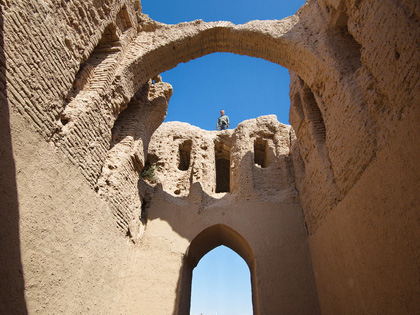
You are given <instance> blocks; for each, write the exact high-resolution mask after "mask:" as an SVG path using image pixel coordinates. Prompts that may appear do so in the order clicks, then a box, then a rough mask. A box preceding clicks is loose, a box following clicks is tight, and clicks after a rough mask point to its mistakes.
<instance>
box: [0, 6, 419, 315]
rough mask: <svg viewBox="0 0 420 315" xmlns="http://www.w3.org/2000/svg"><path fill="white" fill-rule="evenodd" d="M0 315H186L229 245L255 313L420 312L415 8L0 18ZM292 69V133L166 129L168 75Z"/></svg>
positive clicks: (33, 9) (87, 9)
mask: <svg viewBox="0 0 420 315" xmlns="http://www.w3.org/2000/svg"><path fill="white" fill-rule="evenodd" d="M0 9H1V11H0V17H1V19H0V27H1V38H0V41H1V44H2V45H1V50H0V66H1V75H0V87H1V89H0V98H1V104H2V106H1V115H0V119H1V124H0V126H1V128H2V129H1V131H2V132H1V133H0V134H1V150H0V152H1V155H0V156H1V158H0V174H1V176H0V178H1V180H0V191H1V203H0V205H1V212H0V213H1V214H0V215H1V217H0V242H1V248H2V254H1V261H0V265H1V266H2V268H1V269H0V279H1V280H0V285H1V292H2V294H1V298H0V314H28V313H29V314H35V313H38V314H78V313H80V314H145V315H146V314H147V315H153V314H156V315H157V314H159V315H160V314H180V315H182V314H189V311H190V310H189V309H190V296H191V275H192V270H193V268H194V267H195V265H196V264H197V262H198V261H199V260H200V259H201V257H203V256H204V255H205V254H206V253H207V252H208V251H210V250H211V249H213V248H214V247H216V246H219V245H225V246H228V247H229V248H231V249H233V250H234V251H235V252H237V253H238V254H239V255H240V256H241V257H242V258H243V259H244V260H245V261H246V263H247V265H248V266H249V268H250V271H251V282H252V300H253V309H254V314H256V315H258V314H261V315H263V314H267V315H272V314H308V315H309V314H310V315H314V314H416V313H417V312H418V310H419V309H420V298H419V297H420V280H419V279H420V268H419V262H420V211H419V210H420V194H419V191H420V165H419V163H418V159H419V156H420V142H419V138H420V124H419V121H420V107H419V106H418V104H420V77H419V73H420V50H419V38H420V4H419V3H418V1H415V0H404V1H394V0H308V1H307V2H306V4H305V5H304V6H303V7H302V8H301V9H300V10H299V11H298V12H297V13H296V14H295V15H293V16H290V17H287V18H285V19H282V20H270V21H268V20H267V21H257V20H256V21H250V22H248V23H245V24H242V25H234V24H233V23H231V22H226V21H219V22H203V21H201V20H197V21H192V22H185V23H179V24H175V25H167V24H163V23H160V22H158V21H153V20H152V19H150V18H149V17H148V16H147V14H146V13H147V12H142V7H141V3H140V1H138V0H101V1H97V0H83V1H82V0H69V1H52V0H45V1H37V0H29V1H8V0H6V1H1V3H0ZM214 52H231V53H235V54H240V55H247V56H251V57H258V58H262V59H265V60H267V61H270V62H273V63H276V64H279V65H281V66H283V67H286V68H288V69H289V71H290V77H291V84H290V101H291V108H290V123H291V126H288V125H284V124H281V123H279V122H278V121H277V119H276V118H275V117H274V116H262V117H259V118H256V119H250V120H247V121H244V122H242V123H240V124H239V125H238V126H237V127H236V128H235V129H230V130H226V131H221V132H216V131H205V130H202V129H200V128H198V127H194V126H191V125H189V124H186V123H179V122H173V123H165V124H162V121H163V119H164V117H165V114H166V111H167V107H168V104H169V101H170V98H171V95H172V93H173V91H172V87H171V85H170V84H169V83H166V82H163V81H162V78H161V77H160V75H159V74H160V73H162V72H164V71H166V70H168V69H171V68H173V67H175V66H176V65H177V64H179V63H181V62H188V61H190V60H192V59H195V58H198V57H201V56H204V55H207V54H210V53H214Z"/></svg>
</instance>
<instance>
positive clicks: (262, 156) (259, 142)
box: [254, 137, 268, 168]
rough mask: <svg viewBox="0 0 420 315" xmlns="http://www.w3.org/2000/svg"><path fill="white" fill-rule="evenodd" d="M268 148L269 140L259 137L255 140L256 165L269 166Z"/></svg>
mask: <svg viewBox="0 0 420 315" xmlns="http://www.w3.org/2000/svg"><path fill="white" fill-rule="evenodd" d="M267 149H268V143H267V140H265V139H263V138H260V137H258V138H257V139H255V141H254V163H255V164H256V165H259V166H261V167H262V168H266V167H267V166H268V161H267Z"/></svg>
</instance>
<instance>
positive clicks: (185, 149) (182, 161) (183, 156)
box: [178, 140, 192, 171]
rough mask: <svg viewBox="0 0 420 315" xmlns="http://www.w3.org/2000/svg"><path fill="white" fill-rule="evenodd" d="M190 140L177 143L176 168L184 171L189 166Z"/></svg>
mask: <svg viewBox="0 0 420 315" xmlns="http://www.w3.org/2000/svg"><path fill="white" fill-rule="evenodd" d="M191 148H192V141H191V140H185V141H184V142H182V143H181V144H180V145H179V164H178V169H179V170H181V171H186V170H188V168H189V167H190V160H191Z"/></svg>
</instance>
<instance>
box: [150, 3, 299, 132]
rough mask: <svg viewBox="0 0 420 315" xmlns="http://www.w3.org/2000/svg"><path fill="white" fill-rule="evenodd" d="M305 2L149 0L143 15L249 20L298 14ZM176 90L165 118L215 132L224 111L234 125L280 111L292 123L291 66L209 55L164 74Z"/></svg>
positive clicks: (166, 18)
mask: <svg viewBox="0 0 420 315" xmlns="http://www.w3.org/2000/svg"><path fill="white" fill-rule="evenodd" d="M304 3H305V0H287V1H286V0H259V1H250V0H211V1H209V0H207V1H206V0H202V1H199V0H179V1H173V0H143V1H142V7H143V13H145V14H148V15H149V16H150V17H151V18H152V19H154V20H156V21H159V22H163V23H167V24H176V23H179V22H185V21H193V20H196V19H202V20H204V21H221V20H224V21H231V22H233V23H235V24H243V23H246V22H248V21H251V20H273V19H282V18H284V17H287V16H290V15H293V14H294V13H295V12H296V11H297V10H298V9H299V8H300V7H301V6H302V5H303V4H304ZM162 78H163V80H164V81H165V82H168V83H170V84H172V86H173V89H174V93H173V95H172V98H171V101H170V103H169V108H168V114H167V116H166V119H165V121H183V122H188V123H190V124H192V125H195V126H198V127H201V128H203V129H206V130H214V129H215V126H216V121H217V118H218V117H219V112H220V109H225V111H226V114H227V115H228V116H229V118H230V120H231V126H230V127H231V128H235V127H236V126H237V124H238V123H240V122H241V121H244V120H246V119H250V118H256V117H258V116H262V115H269V114H275V115H276V116H277V118H278V120H279V121H280V122H282V123H285V124H289V122H288V120H289V108H290V100H289V81H290V80H289V73H288V70H287V69H285V68H283V67H281V66H279V65H276V64H273V63H270V62H268V61H265V60H262V59H258V58H252V57H248V56H239V55H234V54H230V53H216V54H211V55H207V56H204V57H201V58H198V59H195V60H192V61H190V62H188V63H185V64H184V63H183V64H180V65H178V66H177V67H176V68H174V69H172V70H169V71H166V72H164V73H163V74H162Z"/></svg>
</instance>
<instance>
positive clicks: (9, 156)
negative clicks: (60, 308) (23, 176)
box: [0, 5, 28, 315]
mask: <svg viewBox="0 0 420 315" xmlns="http://www.w3.org/2000/svg"><path fill="white" fill-rule="evenodd" d="M3 27H4V18H3V8H2V5H0V44H1V45H0V71H1V73H0V104H1V106H0V250H1V254H0V314H15V315H20V314H27V313H28V311H27V308H26V301H25V296H24V280H23V270H22V261H21V254H20V240H19V202H18V195H17V185H16V169H15V162H14V159H13V150H12V139H11V131H10V115H9V114H10V113H9V103H8V98H7V90H6V66H7V63H6V56H5V53H4V33H3Z"/></svg>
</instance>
